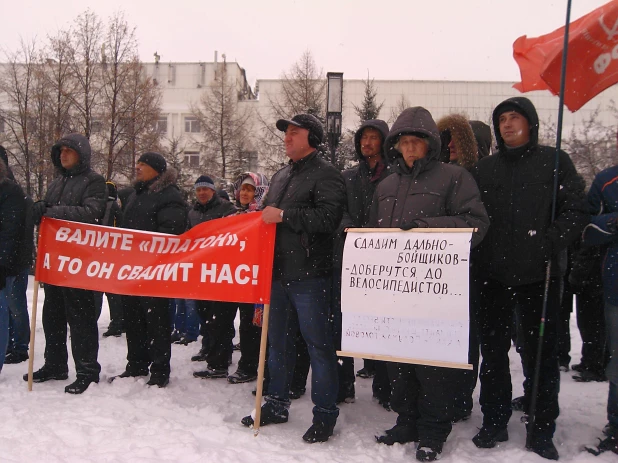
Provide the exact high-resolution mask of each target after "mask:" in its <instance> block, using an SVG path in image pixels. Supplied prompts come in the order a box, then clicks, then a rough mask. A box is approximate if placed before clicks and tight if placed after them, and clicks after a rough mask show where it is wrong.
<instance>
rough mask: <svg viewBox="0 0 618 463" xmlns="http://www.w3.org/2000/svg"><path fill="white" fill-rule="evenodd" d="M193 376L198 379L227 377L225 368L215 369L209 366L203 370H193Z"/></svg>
mask: <svg viewBox="0 0 618 463" xmlns="http://www.w3.org/2000/svg"><path fill="white" fill-rule="evenodd" d="M193 376H194V377H195V378H200V379H217V378H227V370H215V369H213V368H210V367H209V368H207V369H206V370H204V371H196V372H194V373H193Z"/></svg>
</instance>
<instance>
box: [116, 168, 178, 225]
mask: <svg viewBox="0 0 618 463" xmlns="http://www.w3.org/2000/svg"><path fill="white" fill-rule="evenodd" d="M176 176H177V173H176V169H174V168H172V167H168V168H167V170H166V171H165V172H163V173H162V174H161V175H159V176H158V177H155V178H153V179H152V180H149V181H148V182H137V183H135V185H134V186H135V190H134V191H133V193H132V194H131V195H130V196H129V198H128V200H127V205H126V207H125V209H124V211H123V222H122V226H123V227H124V228H130V229H132V230H144V231H152V232H159V233H167V234H170V235H180V234H182V233H184V231H185V228H186V222H187V208H186V205H185V202H184V201H183V199H182V194H181V193H180V190H179V189H178V187H177V186H176Z"/></svg>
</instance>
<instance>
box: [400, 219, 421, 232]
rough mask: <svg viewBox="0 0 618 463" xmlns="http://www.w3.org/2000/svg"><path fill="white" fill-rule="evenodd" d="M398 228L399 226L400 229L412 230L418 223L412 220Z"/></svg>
mask: <svg viewBox="0 0 618 463" xmlns="http://www.w3.org/2000/svg"><path fill="white" fill-rule="evenodd" d="M399 228H401V229H402V230H412V229H413V228H418V223H416V221H415V220H413V221H412V222H410V223H404V224H401V226H400V227H399Z"/></svg>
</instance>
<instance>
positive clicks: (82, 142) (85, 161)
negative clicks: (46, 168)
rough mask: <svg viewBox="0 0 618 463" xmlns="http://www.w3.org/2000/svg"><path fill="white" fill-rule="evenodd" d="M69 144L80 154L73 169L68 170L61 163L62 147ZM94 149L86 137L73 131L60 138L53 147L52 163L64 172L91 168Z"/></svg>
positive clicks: (72, 172)
mask: <svg viewBox="0 0 618 463" xmlns="http://www.w3.org/2000/svg"><path fill="white" fill-rule="evenodd" d="M63 146H67V147H69V148H71V149H74V150H75V151H77V154H79V162H78V163H77V166H75V167H74V168H73V169H71V170H70V172H69V171H67V170H66V169H65V168H64V167H62V164H61V163H60V148H62V147H63ZM91 155H92V150H91V148H90V142H89V141H88V139H87V138H86V137H84V136H83V135H82V134H79V133H72V134H70V135H67V136H65V137H63V138H61V139H60V140H58V141H57V142H56V143H55V144H54V146H52V149H51V158H52V163H53V164H54V166H55V167H56V169H58V170H60V171H61V172H62V173H63V174H66V173H71V174H77V173H80V172H83V171H85V170H87V169H89V168H90V157H91Z"/></svg>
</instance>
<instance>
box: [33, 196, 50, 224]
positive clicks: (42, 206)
mask: <svg viewBox="0 0 618 463" xmlns="http://www.w3.org/2000/svg"><path fill="white" fill-rule="evenodd" d="M46 210H47V203H46V202H45V201H43V200H41V201H37V202H36V203H34V204H33V205H32V220H33V221H34V224H35V225H38V224H40V223H41V218H42V217H43V216H44V215H45V211H46Z"/></svg>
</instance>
